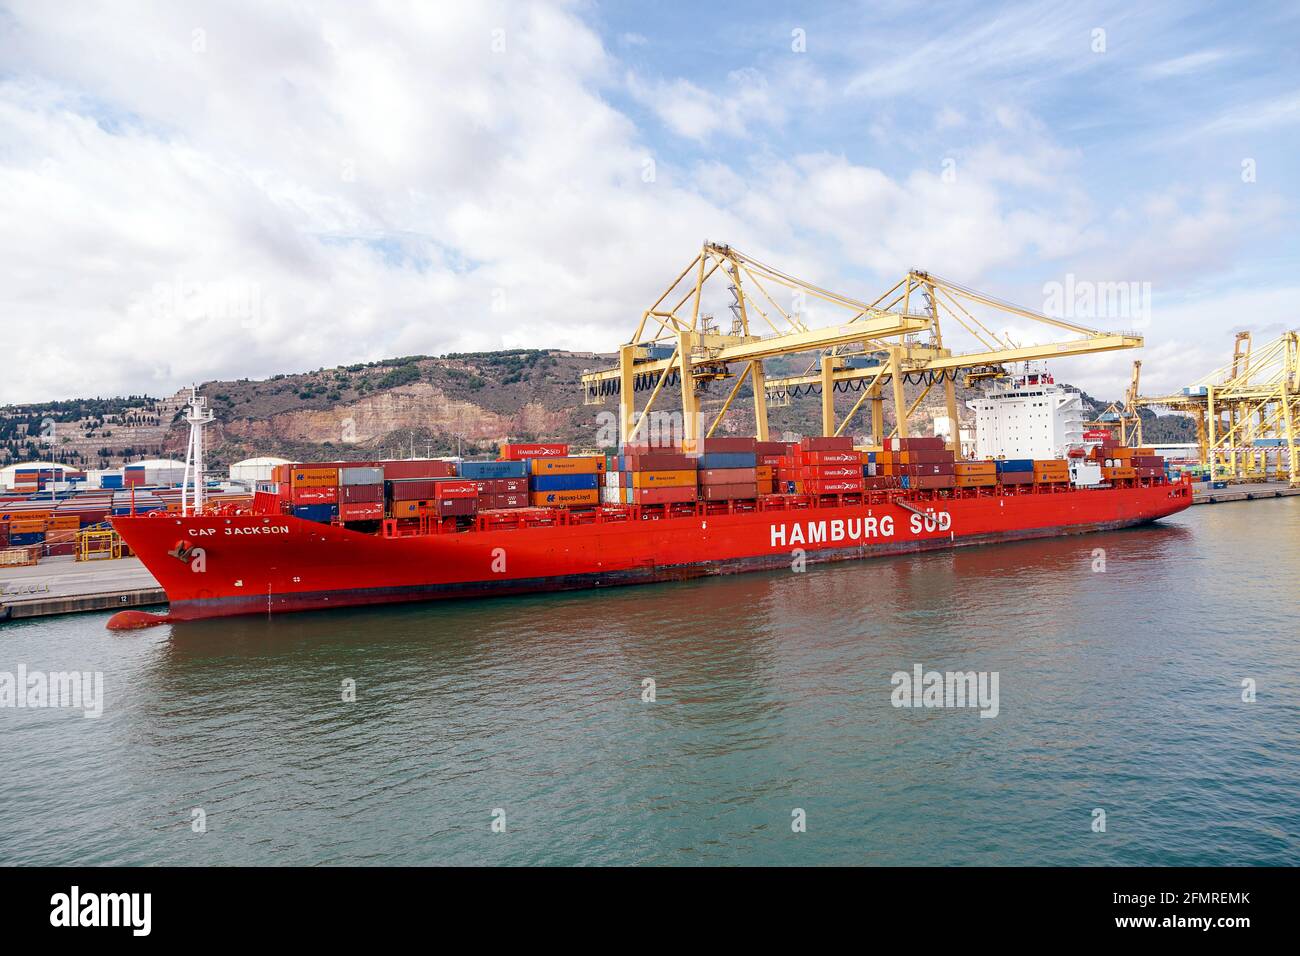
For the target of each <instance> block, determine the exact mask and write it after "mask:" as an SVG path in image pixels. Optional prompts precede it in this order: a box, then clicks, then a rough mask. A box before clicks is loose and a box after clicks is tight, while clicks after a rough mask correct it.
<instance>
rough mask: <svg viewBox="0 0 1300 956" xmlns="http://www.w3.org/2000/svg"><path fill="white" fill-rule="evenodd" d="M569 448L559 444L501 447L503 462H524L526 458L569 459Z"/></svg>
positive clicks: (522, 444)
mask: <svg viewBox="0 0 1300 956" xmlns="http://www.w3.org/2000/svg"><path fill="white" fill-rule="evenodd" d="M568 456H569V446H568V445H564V444H559V443H536V442H534V443H527V442H513V443H510V444H505V445H502V446H501V453H500V456H499V457H500V459H501V460H502V461H522V460H523V459H525V458H567V457H568Z"/></svg>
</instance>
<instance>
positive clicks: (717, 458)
mask: <svg viewBox="0 0 1300 956" xmlns="http://www.w3.org/2000/svg"><path fill="white" fill-rule="evenodd" d="M757 467H758V455H756V454H754V453H753V452H752V451H711V452H706V453H705V454H703V455H701V456H700V469H701V470H704V469H706V468H757Z"/></svg>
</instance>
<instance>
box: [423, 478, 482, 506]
mask: <svg viewBox="0 0 1300 956" xmlns="http://www.w3.org/2000/svg"><path fill="white" fill-rule="evenodd" d="M433 486H434V489H435V491H434V497H435V498H437V499H438V500H439V501H451V500H460V499H466V498H471V499H473V498H478V482H476V481H466V480H464V479H458V480H456V481H452V480H450V479H442V480H441V481H435V482H434V483H433Z"/></svg>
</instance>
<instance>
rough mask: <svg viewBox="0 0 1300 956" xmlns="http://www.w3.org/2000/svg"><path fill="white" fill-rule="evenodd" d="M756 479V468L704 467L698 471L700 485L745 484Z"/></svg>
mask: <svg viewBox="0 0 1300 956" xmlns="http://www.w3.org/2000/svg"><path fill="white" fill-rule="evenodd" d="M754 481H758V469H757V468H705V469H704V470H703V471H701V472H700V484H702V485H747V484H749V483H750V482H754Z"/></svg>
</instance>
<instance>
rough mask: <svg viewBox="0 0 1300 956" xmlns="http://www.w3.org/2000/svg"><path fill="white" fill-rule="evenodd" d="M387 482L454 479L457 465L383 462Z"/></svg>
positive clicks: (424, 462)
mask: <svg viewBox="0 0 1300 956" xmlns="http://www.w3.org/2000/svg"><path fill="white" fill-rule="evenodd" d="M378 465H380V466H382V467H383V469H384V478H385V480H388V481H391V480H393V479H394V478H454V477H456V465H455V463H454V462H450V461H437V460H428V461H381V462H378Z"/></svg>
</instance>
